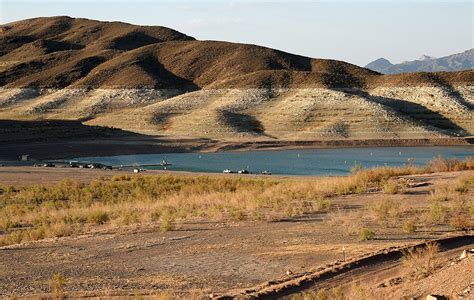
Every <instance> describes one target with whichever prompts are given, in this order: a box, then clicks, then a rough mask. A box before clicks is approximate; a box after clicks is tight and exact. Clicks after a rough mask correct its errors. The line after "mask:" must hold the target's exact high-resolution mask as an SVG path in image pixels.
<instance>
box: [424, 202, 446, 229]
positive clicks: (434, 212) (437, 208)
mask: <svg viewBox="0 0 474 300" xmlns="http://www.w3.org/2000/svg"><path fill="white" fill-rule="evenodd" d="M447 214H448V208H447V207H446V206H444V205H442V204H441V203H440V201H431V205H430V209H429V211H428V215H427V217H426V220H427V222H428V223H430V224H433V225H434V224H442V223H445V222H446V218H447Z"/></svg>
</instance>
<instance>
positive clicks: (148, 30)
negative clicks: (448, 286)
mask: <svg viewBox="0 0 474 300" xmlns="http://www.w3.org/2000/svg"><path fill="white" fill-rule="evenodd" d="M0 31H1V34H2V39H1V42H0V55H1V56H0V85H1V89H0V118H1V119H12V120H44V119H62V120H80V121H82V122H84V123H85V124H91V125H99V126H111V127H117V128H121V129H125V130H129V131H133V132H139V133H145V134H160V135H166V136H192V137H207V138H217V139H229V138H245V139H281V140H300V139H374V138H390V139H394V138H395V139H396V138H434V137H436V138H438V137H447V136H465V135H472V133H473V132H474V122H473V104H474V72H473V71H472V70H467V71H462V72H450V73H446V72H440V73H410V74H397V75H382V74H380V73H377V72H374V71H371V70H369V69H365V68H361V67H358V66H355V65H352V64H349V63H346V62H342V61H336V60H325V59H315V58H309V57H304V56H299V55H294V54H290V53H285V52H282V51H278V50H274V49H270V48H265V47H260V46H256V45H246V44H237V43H228V42H218V41H199V40H196V39H194V38H193V37H190V36H187V35H186V34H183V33H180V32H177V31H175V30H172V29H169V28H165V27H159V26H137V25H131V24H126V23H121V22H100V21H94V20H88V19H74V18H70V17H51V18H36V19H29V20H23V21H19V22H14V23H9V24H3V25H1V27H0Z"/></svg>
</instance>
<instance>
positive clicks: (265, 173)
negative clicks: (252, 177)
mask: <svg viewBox="0 0 474 300" xmlns="http://www.w3.org/2000/svg"><path fill="white" fill-rule="evenodd" d="M262 175H272V172H270V171H267V170H265V171H262Z"/></svg>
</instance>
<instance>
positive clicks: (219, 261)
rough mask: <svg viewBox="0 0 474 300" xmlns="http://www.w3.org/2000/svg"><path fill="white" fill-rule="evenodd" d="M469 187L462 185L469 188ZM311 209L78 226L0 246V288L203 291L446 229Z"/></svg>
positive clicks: (367, 197) (414, 193) (251, 282)
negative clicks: (57, 281) (354, 220)
mask: <svg viewBox="0 0 474 300" xmlns="http://www.w3.org/2000/svg"><path fill="white" fill-rule="evenodd" d="M462 173H464V172H458V173H438V174H430V175H420V176H418V177H416V176H410V178H411V179H412V180H415V181H420V182H427V183H429V185H419V186H417V187H414V188H410V190H409V192H408V193H405V194H401V195H383V194H381V193H370V194H362V195H350V196H342V197H338V198H335V199H334V200H333V202H334V204H335V205H336V206H337V207H339V208H340V209H341V210H364V209H365V208H364V207H367V206H368V205H370V204H371V203H374V202H375V201H379V200H380V199H381V197H391V198H392V199H398V200H400V201H401V202H402V203H403V204H414V205H416V206H423V203H425V204H426V202H424V201H427V200H426V199H427V193H429V189H431V188H432V186H433V185H437V184H445V183H447V182H449V181H450V180H452V179H455V178H457V177H459V176H462V175H464V174H462ZM469 193H471V194H472V191H470V192H469ZM325 218H327V215H326V214H324V213H314V214H311V215H306V216H303V217H299V218H291V219H285V220H280V221H275V222H238V223H231V222H204V221H201V222H186V223H180V224H178V228H177V229H176V230H174V231H170V232H166V233H162V232H160V230H159V228H158V224H148V225H141V226H140V227H138V226H131V227H120V228H108V227H103V228H100V229H99V230H97V231H95V232H91V233H89V234H86V235H81V236H73V237H65V238H58V239H49V240H43V241H39V242H31V243H26V244H20V245H16V246H7V247H3V248H0V297H6V296H28V297H32V296H41V295H47V294H48V293H49V292H50V289H49V286H48V280H49V279H50V278H51V277H52V276H53V275H54V274H57V273H60V274H61V276H62V277H63V278H64V279H65V285H64V290H65V292H66V294H67V295H69V296H76V297H77V296H112V295H122V296H124V295H132V296H133V295H135V294H136V293H140V294H143V295H146V294H153V295H156V294H161V293H170V294H172V295H176V296H177V297H178V296H179V297H190V296H191V295H197V297H202V296H208V295H209V294H210V293H224V292H226V291H228V290H232V289H242V288H247V287H252V286H255V285H258V284H261V283H264V282H266V281H269V280H273V279H282V278H285V276H287V275H286V273H287V271H289V270H290V271H291V272H292V273H294V274H298V273H301V272H305V271H307V270H309V269H311V268H314V267H316V266H319V265H324V264H327V263H331V262H334V261H335V260H338V259H341V258H342V252H341V249H342V247H343V246H344V247H345V249H346V256H347V257H353V256H358V255H361V254H365V253H371V252H374V251H376V250H379V249H383V248H386V247H389V246H395V245H406V244H410V243H415V242H420V241H423V240H425V239H433V238H439V237H441V236H443V235H445V234H449V233H448V232H447V231H446V230H447V229H446V228H444V229H443V228H438V229H439V230H436V231H434V230H424V229H422V230H419V231H417V232H416V233H413V234H406V233H403V232H402V231H401V229H400V228H377V230H376V231H377V239H375V240H372V241H367V242H359V241H358V239H357V237H356V236H352V235H347V234H346V233H345V231H344V229H343V228H342V227H341V226H339V225H334V224H330V223H328V222H325V221H324V219H325Z"/></svg>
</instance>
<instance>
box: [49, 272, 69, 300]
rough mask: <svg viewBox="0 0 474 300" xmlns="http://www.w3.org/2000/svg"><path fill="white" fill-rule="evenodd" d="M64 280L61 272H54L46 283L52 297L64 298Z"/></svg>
mask: <svg viewBox="0 0 474 300" xmlns="http://www.w3.org/2000/svg"><path fill="white" fill-rule="evenodd" d="M65 283H66V281H65V280H64V278H63V277H62V276H61V274H59V273H57V274H54V275H53V276H52V277H51V278H50V279H49V280H48V285H49V288H50V290H51V295H52V297H53V299H62V298H64V285H65Z"/></svg>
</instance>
